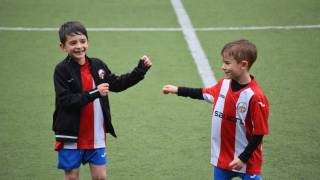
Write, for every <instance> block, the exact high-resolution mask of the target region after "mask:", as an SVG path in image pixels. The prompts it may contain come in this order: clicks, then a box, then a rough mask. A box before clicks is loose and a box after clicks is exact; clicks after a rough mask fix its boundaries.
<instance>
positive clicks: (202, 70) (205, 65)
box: [171, 0, 217, 87]
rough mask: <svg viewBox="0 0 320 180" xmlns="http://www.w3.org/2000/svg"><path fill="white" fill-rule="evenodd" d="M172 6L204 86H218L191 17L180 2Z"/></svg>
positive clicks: (176, 0) (178, 0)
mask: <svg viewBox="0 0 320 180" xmlns="http://www.w3.org/2000/svg"><path fill="white" fill-rule="evenodd" d="M171 4H172V6H173V8H174V11H175V13H176V15H177V18H178V21H179V24H180V26H181V27H182V32H183V35H184V38H185V40H186V41H187V44H188V46H189V50H190V52H191V55H192V57H193V59H194V61H195V64H196V66H197V69H198V73H199V74H200V77H201V79H202V82H203V84H204V86H205V87H210V86H212V85H214V84H216V82H217V81H216V79H215V77H214V73H213V71H212V69H211V67H210V64H209V61H208V58H207V56H206V54H205V53H204V51H203V49H202V47H201V44H200V41H199V39H198V37H197V34H196V32H195V30H194V28H193V26H192V23H191V21H190V19H189V16H188V14H187V12H186V10H185V9H184V7H183V4H182V3H181V1H180V0H171Z"/></svg>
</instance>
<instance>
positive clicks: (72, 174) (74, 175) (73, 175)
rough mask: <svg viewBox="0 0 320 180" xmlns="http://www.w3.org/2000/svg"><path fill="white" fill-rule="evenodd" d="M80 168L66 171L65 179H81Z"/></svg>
mask: <svg viewBox="0 0 320 180" xmlns="http://www.w3.org/2000/svg"><path fill="white" fill-rule="evenodd" d="M79 172H80V170H79V168H77V169H72V170H65V171H64V180H79Z"/></svg>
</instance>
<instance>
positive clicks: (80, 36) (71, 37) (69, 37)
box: [66, 33, 87, 41]
mask: <svg viewBox="0 0 320 180" xmlns="http://www.w3.org/2000/svg"><path fill="white" fill-rule="evenodd" d="M84 38H85V39H87V37H86V36H85V35H84V34H81V33H78V34H76V33H72V34H67V35H66V40H67V41H70V40H74V39H84Z"/></svg>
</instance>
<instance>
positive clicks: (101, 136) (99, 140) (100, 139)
mask: <svg viewBox="0 0 320 180" xmlns="http://www.w3.org/2000/svg"><path fill="white" fill-rule="evenodd" d="M80 72H81V82H82V90H83V91H90V90H92V89H93V88H95V83H94V80H93V78H92V75H91V72H90V64H89V62H88V61H86V63H85V64H84V65H81V66H80ZM105 146H106V133H105V129H104V121H103V113H102V109H101V104H100V100H99V98H97V99H95V100H94V101H93V102H90V103H88V104H87V105H85V106H84V107H82V109H81V115H80V130H79V135H78V141H77V143H62V142H56V144H55V149H56V150H58V149H61V148H64V149H96V148H103V147H105Z"/></svg>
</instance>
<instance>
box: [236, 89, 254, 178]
mask: <svg viewBox="0 0 320 180" xmlns="http://www.w3.org/2000/svg"><path fill="white" fill-rule="evenodd" d="M253 94H254V92H253V91H252V89H251V88H248V89H246V90H244V91H242V92H241V93H240V96H239V98H238V101H237V105H236V117H237V119H241V123H236V139H235V153H234V157H238V156H239V155H240V154H241V153H242V152H243V151H244V149H245V147H246V146H247V145H248V140H247V137H246V127H245V123H246V122H245V119H246V117H247V113H248V108H249V102H250V99H251V97H252V96H253ZM246 168H247V166H244V167H243V168H241V170H240V171H239V172H242V173H246Z"/></svg>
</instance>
